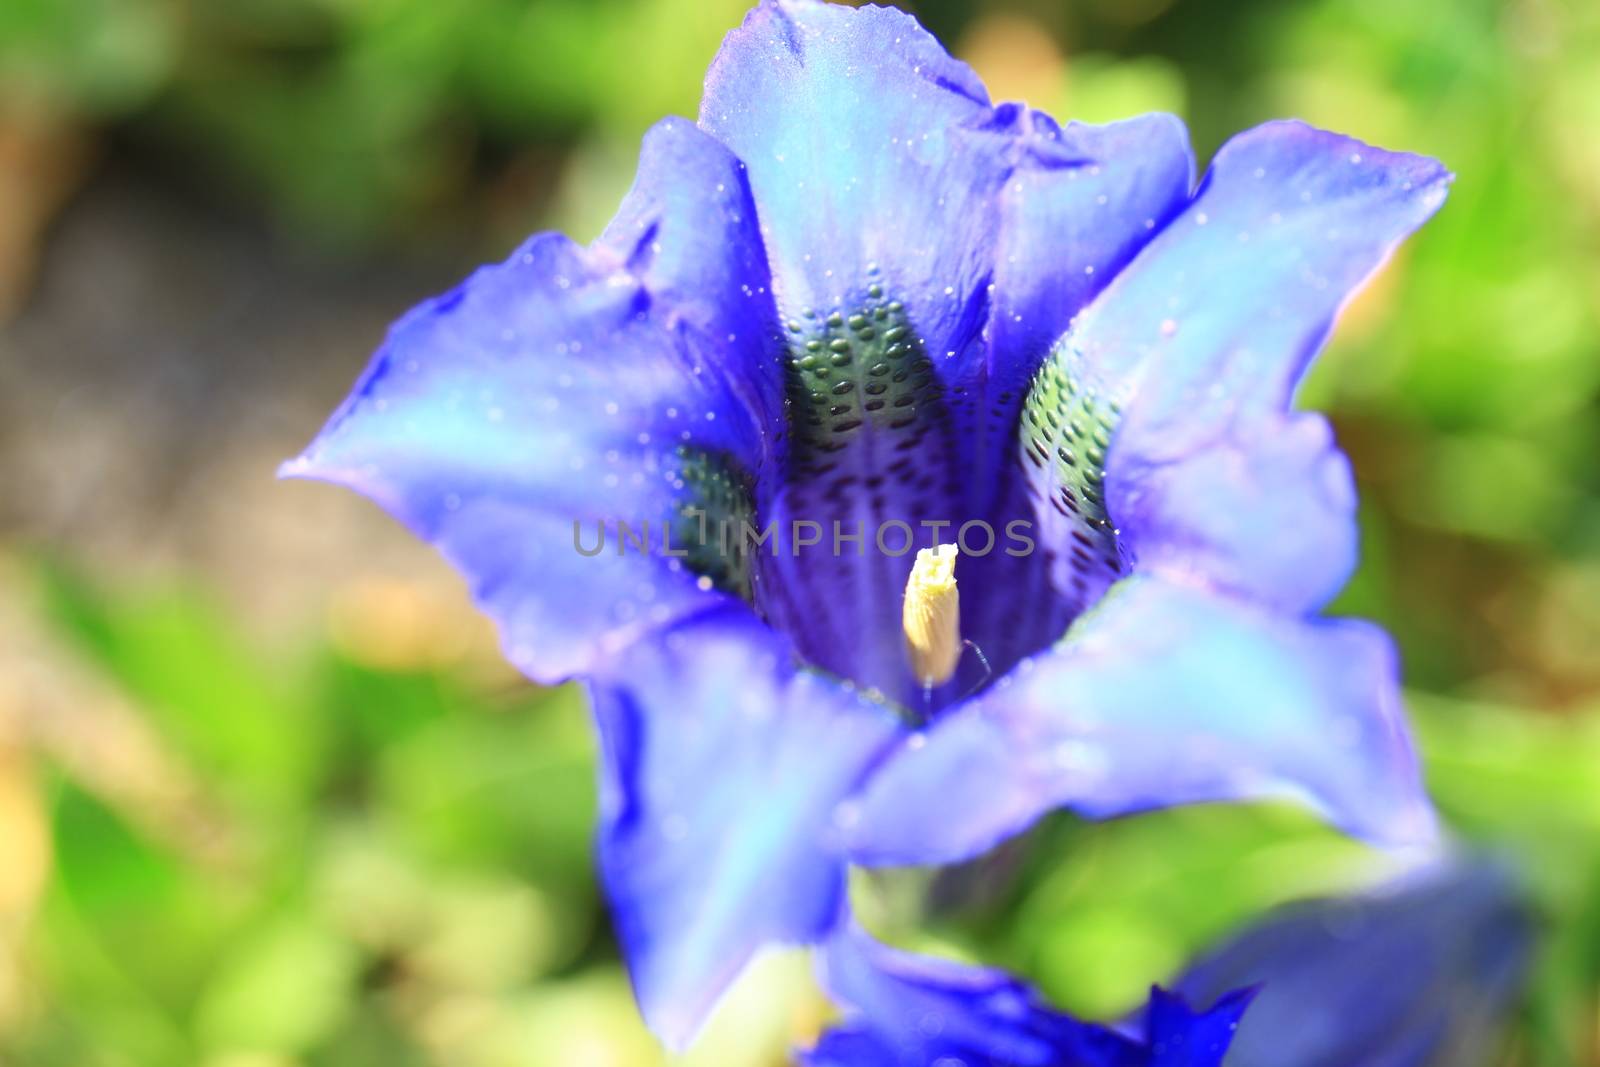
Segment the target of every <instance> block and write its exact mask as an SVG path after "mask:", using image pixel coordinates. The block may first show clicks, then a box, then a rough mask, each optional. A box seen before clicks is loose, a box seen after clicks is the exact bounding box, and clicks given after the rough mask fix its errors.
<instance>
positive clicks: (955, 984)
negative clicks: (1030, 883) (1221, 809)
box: [802, 859, 1534, 1067]
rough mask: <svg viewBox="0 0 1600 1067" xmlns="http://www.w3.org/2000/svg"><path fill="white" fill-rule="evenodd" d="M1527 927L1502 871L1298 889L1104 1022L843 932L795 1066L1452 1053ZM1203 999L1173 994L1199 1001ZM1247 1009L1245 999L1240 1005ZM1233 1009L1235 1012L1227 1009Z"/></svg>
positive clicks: (1285, 1066)
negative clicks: (1332, 890) (1364, 886)
mask: <svg viewBox="0 0 1600 1067" xmlns="http://www.w3.org/2000/svg"><path fill="white" fill-rule="evenodd" d="M1533 935H1534V928H1533V924H1532V921H1531V918H1530V916H1529V913H1528V911H1527V909H1526V907H1525V905H1524V904H1523V902H1522V899H1521V896H1520V892H1519V889H1518V887H1517V885H1516V883H1515V882H1514V880H1513V879H1512V878H1511V877H1510V876H1509V875H1508V873H1507V872H1506V870H1505V869H1504V868H1503V867H1501V866H1499V865H1498V864H1496V863H1494V862H1491V861H1486V860H1481V859H1478V860H1457V861H1452V862H1449V863H1446V864H1443V865H1441V866H1439V867H1437V868H1434V869H1431V870H1427V871H1424V872H1420V873H1417V874H1413V875H1411V876H1409V877H1408V878H1406V879H1405V880H1404V881H1402V882H1401V883H1399V884H1395V885H1391V886H1388V887H1386V888H1384V889H1382V890H1381V891H1378V892H1374V893H1368V894H1365V895H1361V896H1353V897H1346V898H1341V899H1333V900H1325V901H1316V902H1309V903H1303V904H1299V905H1295V906H1292V907H1289V908H1286V909H1284V910H1283V911H1282V912H1281V913H1279V914H1277V915H1274V916H1269V917H1268V918H1266V919H1264V920H1262V921H1260V922H1258V923H1256V924H1254V925H1253V926H1251V927H1250V928H1249V929H1247V930H1246V931H1245V932H1244V933H1242V934H1240V935H1238V936H1237V937H1235V938H1233V939H1232V940H1231V941H1229V942H1228V943H1227V944H1225V945H1223V946H1222V947H1220V948H1218V949H1216V950H1214V951H1213V952H1211V953H1208V954H1207V955H1206V956H1205V957H1204V958H1203V959H1202V960H1200V961H1199V962H1197V963H1195V964H1194V965H1193V966H1192V967H1191V968H1190V969H1189V970H1188V971H1187V972H1186V973H1185V974H1184V975H1182V976H1181V977H1180V978H1179V979H1178V980H1177V982H1176V983H1175V984H1174V992H1171V993H1167V992H1163V991H1161V990H1159V989H1158V990H1155V991H1154V992H1153V994H1152V997H1151V1001H1150V1004H1149V1006H1148V1007H1147V1008H1146V1009H1145V1010H1144V1011H1142V1012H1140V1013H1139V1015H1138V1016H1137V1017H1136V1018H1135V1019H1133V1020H1131V1022H1130V1023H1129V1024H1126V1025H1123V1026H1121V1027H1115V1028H1113V1027H1107V1026H1096V1025H1092V1024H1087V1023H1082V1022H1079V1021H1077V1020H1075V1019H1073V1018H1071V1017H1070V1016H1067V1015H1064V1014H1062V1013H1061V1012H1058V1011H1056V1010H1054V1009H1052V1008H1050V1007H1049V1006H1048V1005H1047V1004H1045V1003H1044V1002H1043V1001H1042V1000H1041V999H1040V997H1039V995H1038V994H1037V993H1035V992H1034V991H1032V990H1031V989H1029V988H1028V987H1027V986H1025V985H1023V984H1022V983H1020V982H1018V981H1016V980H1015V979H1012V978H1009V977H1007V976H1005V975H1003V974H1000V973H998V972H995V971H991V970H986V969H982V968H976V967H970V966H967V965H964V964H959V963H955V962H953V961H949V960H940V959H933V958H928V957H918V956H913V955H909V954H906V953H902V952H896V951H894V950H891V949H888V948H885V947H884V946H882V945H878V944H876V943H874V942H873V941H871V940H870V939H869V938H867V937H866V936H865V935H864V934H862V933H861V932H860V931H858V930H855V929H845V930H843V931H841V933H839V934H837V935H835V936H834V937H833V938H832V939H831V940H830V941H829V943H828V945H827V948H826V951H825V952H824V953H823V960H824V963H825V966H824V967H823V977H824V982H825V984H826V985H827V986H828V988H829V990H830V992H831V993H832V994H833V995H834V996H835V997H836V998H837V999H838V1000H839V1001H840V1002H841V1003H842V1004H843V1005H844V1006H845V1010H846V1015H845V1019H844V1021H843V1022H842V1023H840V1024H839V1025H838V1026H837V1027H835V1028H834V1029H833V1030H831V1031H829V1032H828V1033H826V1034H824V1035H823V1038H822V1040H821V1041H819V1042H818V1044H817V1047H816V1048H815V1049H813V1050H812V1051H811V1052H809V1053H806V1054H805V1055H804V1056H803V1057H802V1060H803V1062H804V1063H806V1064H807V1067H955V1065H957V1064H961V1065H963V1067H1180V1065H1181V1067H1218V1065H1219V1064H1221V1063H1223V1062H1224V1059H1223V1056H1224V1054H1226V1061H1225V1062H1226V1064H1227V1067H1442V1065H1446V1064H1448V1065H1449V1067H1470V1065H1473V1064H1479V1063H1483V1062H1486V1061H1487V1059H1488V1058H1489V1056H1490V1054H1491V1053H1492V1051H1493V1048H1494V1037H1495V1035H1496V1033H1497V1031H1498V1030H1499V1029H1500V1028H1501V1027H1502V1026H1503V1024H1504V1022H1505V1017H1506V1014H1507V1012H1508V1010H1509V1009H1510V1008H1511V1007H1512V1006H1513V1005H1514V1003H1515V1001H1516V998H1517V996H1518V994H1519V993H1520V991H1521V990H1522V987H1523V982H1524V980H1525V979H1526V977H1527V973H1528V965H1529V960H1530V956H1531V949H1532V944H1533ZM1213 1001H1214V1002H1215V1003H1214V1006H1213V1007H1212V1008H1211V1009H1210V1010H1208V1011H1204V1012H1199V1013H1195V1012H1192V1011H1190V1010H1189V1008H1188V1004H1191V1003H1194V1004H1210V1003H1213ZM1247 1009H1248V1010H1247ZM1241 1017H1242V1018H1241Z"/></svg>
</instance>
